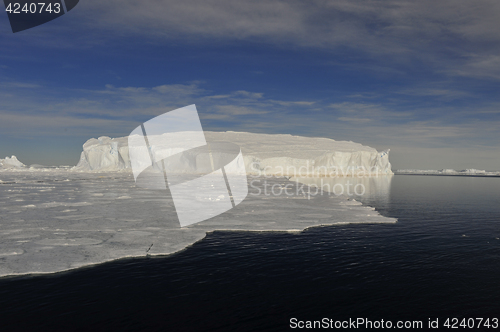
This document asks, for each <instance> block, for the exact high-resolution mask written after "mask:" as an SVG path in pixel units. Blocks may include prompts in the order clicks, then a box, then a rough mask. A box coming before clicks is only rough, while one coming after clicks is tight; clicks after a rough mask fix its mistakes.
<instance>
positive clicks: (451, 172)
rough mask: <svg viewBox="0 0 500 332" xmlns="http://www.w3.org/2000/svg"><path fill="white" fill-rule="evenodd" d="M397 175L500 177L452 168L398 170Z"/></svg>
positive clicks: (495, 174)
mask: <svg viewBox="0 0 500 332" xmlns="http://www.w3.org/2000/svg"><path fill="white" fill-rule="evenodd" d="M394 173H395V174H405V175H454V176H493V177H497V176H500V171H486V170H483V169H475V168H468V169H465V170H461V171H457V170H454V169H451V168H446V169H440V170H437V169H426V170H423V169H398V170H395V171H394Z"/></svg>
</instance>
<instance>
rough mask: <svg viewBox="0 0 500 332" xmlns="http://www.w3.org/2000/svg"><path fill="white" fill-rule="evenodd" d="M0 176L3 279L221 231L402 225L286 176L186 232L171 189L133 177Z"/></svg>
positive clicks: (264, 180) (161, 249)
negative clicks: (157, 187)
mask: <svg viewBox="0 0 500 332" xmlns="http://www.w3.org/2000/svg"><path fill="white" fill-rule="evenodd" d="M0 176H1V177H2V180H3V182H2V183H0V223H1V224H2V229H1V230H0V258H1V259H2V264H1V265H0V276H6V275H17V274H28V273H51V272H58V271H64V270H68V269H73V268H77V267H81V266H87V265H92V264H98V263H102V262H106V261H110V260H115V259H119V258H124V257H138V256H145V255H146V254H151V255H163V254H171V253H174V252H176V251H179V250H182V249H184V248H186V247H187V246H189V245H191V244H193V243H194V242H196V241H198V240H200V239H202V238H203V237H204V236H205V234H206V233H207V232H211V231H215V230H245V231H287V232H289V231H302V230H304V229H306V228H308V227H314V226H320V225H333V224H345V223H393V222H396V220H395V219H393V218H387V217H383V216H381V215H380V214H379V213H378V212H377V211H374V210H373V208H371V207H368V206H363V205H361V203H359V202H357V201H355V200H352V199H351V200H347V199H346V198H345V197H344V196H335V195H332V194H328V193H321V192H319V193H318V191H317V188H316V189H314V190H312V188H311V187H308V186H307V185H303V184H301V183H300V182H296V181H289V180H287V179H286V178H276V177H263V176H260V177H258V176H251V177H249V178H248V183H249V194H248V196H247V198H246V199H245V200H244V201H242V202H241V203H240V204H239V205H237V206H236V207H235V208H233V209H231V210H229V211H227V212H224V213H222V214H220V215H218V216H216V217H213V218H210V219H208V220H205V221H202V222H200V223H197V224H193V225H191V226H188V227H184V228H181V227H180V226H179V221H178V219H177V214H176V212H175V209H174V204H173V201H172V197H171V196H170V195H169V194H168V192H165V191H155V190H149V189H143V188H139V187H137V186H136V185H135V183H134V178H133V175H132V173H131V172H112V173H102V172H101V173H89V172H71V171H68V170H50V171H45V172H41V171H39V170H31V171H27V170H23V171H3V172H1V173H0ZM390 178H391V176H380V177H378V178H372V179H370V181H368V182H366V184H367V185H368V186H372V187H373V186H374V187H373V188H375V189H368V190H377V189H376V188H378V189H379V190H381V192H382V193H384V192H387V193H388V185H389V184H390ZM306 180H308V181H312V178H306ZM306 180H303V181H306ZM323 180H325V179H323ZM329 180H330V181H333V179H329ZM359 181H361V180H359ZM318 183H319V182H318ZM280 188H281V189H280ZM285 188H286V189H287V191H286V192H285V191H284V189H285ZM48 189H50V190H48ZM310 189H311V190H310ZM151 245H153V246H152V247H151ZM148 249H149V251H148Z"/></svg>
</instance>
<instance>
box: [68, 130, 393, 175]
mask: <svg viewBox="0 0 500 332" xmlns="http://www.w3.org/2000/svg"><path fill="white" fill-rule="evenodd" d="M185 134H186V137H189V136H190V135H189V133H185ZM169 135H173V134H171V133H170V134H163V135H161V136H162V137H156V139H155V141H158V142H160V141H167V142H168V141H172V140H171V139H170V140H169ZM175 135H178V133H176V134H175ZM205 137H206V140H207V142H209V143H210V142H218V141H226V142H231V143H235V144H237V145H239V146H240V147H241V150H242V152H243V156H244V161H245V168H246V170H247V174H261V175H263V174H269V175H279V176H328V175H329V176H332V174H333V176H340V175H342V176H343V175H346V174H351V175H353V174H358V173H359V172H365V173H370V174H376V175H378V174H392V171H391V164H390V162H389V150H387V151H383V152H377V150H375V149H373V148H371V147H368V146H364V145H361V144H359V143H354V142H350V141H349V142H347V141H335V140H332V139H329V138H311V137H301V136H292V135H269V134H254V133H243V132H205ZM127 144H128V138H127V137H120V138H109V137H106V136H103V137H99V138H98V139H95V138H92V139H90V140H88V141H87V142H86V143H85V144H84V145H83V151H82V153H81V156H80V161H79V162H78V165H77V166H76V167H75V168H74V170H80V171H117V170H126V169H130V159H129V150H128V146H127ZM155 148H156V149H161V148H162V146H161V145H157V146H155Z"/></svg>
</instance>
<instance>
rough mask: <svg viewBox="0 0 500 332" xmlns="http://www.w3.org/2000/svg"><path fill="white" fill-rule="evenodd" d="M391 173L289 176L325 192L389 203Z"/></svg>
mask: <svg viewBox="0 0 500 332" xmlns="http://www.w3.org/2000/svg"><path fill="white" fill-rule="evenodd" d="M392 178H393V175H383V176H377V177H331V178H328V177H305V178H291V179H290V180H292V181H298V182H300V183H303V184H305V185H308V186H312V187H317V188H319V189H321V190H323V191H325V192H331V193H334V194H335V195H343V196H346V197H355V198H356V199H360V200H362V201H365V200H366V201H371V200H375V199H376V200H377V201H378V202H383V203H389V200H390V193H391V182H392Z"/></svg>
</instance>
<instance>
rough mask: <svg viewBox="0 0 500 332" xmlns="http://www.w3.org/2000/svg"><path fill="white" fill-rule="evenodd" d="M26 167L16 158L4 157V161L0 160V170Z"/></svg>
mask: <svg viewBox="0 0 500 332" xmlns="http://www.w3.org/2000/svg"><path fill="white" fill-rule="evenodd" d="M20 167H26V165H24V164H23V163H22V162H20V161H19V160H18V159H17V157H16V156H12V157H10V158H9V157H5V159H0V168H20Z"/></svg>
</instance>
